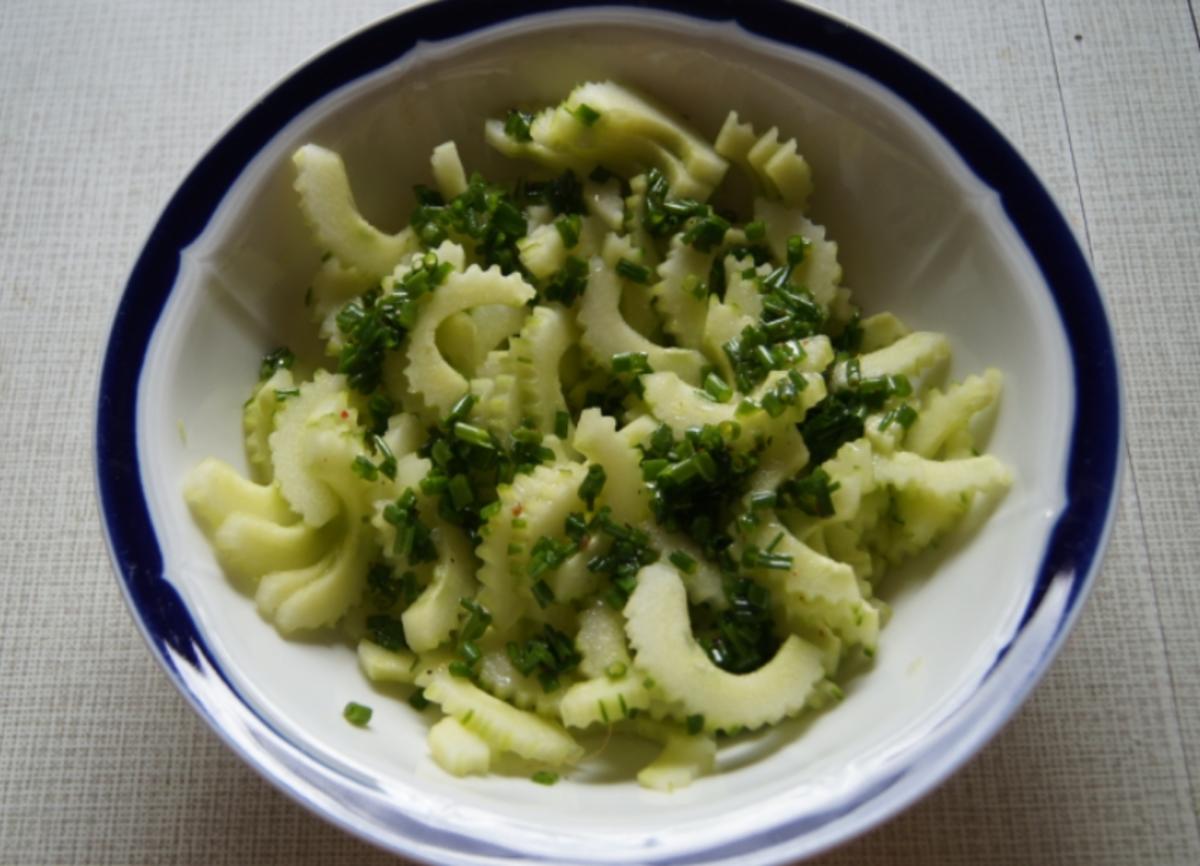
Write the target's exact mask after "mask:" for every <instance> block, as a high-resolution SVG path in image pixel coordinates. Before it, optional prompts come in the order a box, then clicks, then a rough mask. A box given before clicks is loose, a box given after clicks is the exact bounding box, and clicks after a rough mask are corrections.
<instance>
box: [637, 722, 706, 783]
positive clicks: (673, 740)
mask: <svg viewBox="0 0 1200 866" xmlns="http://www.w3.org/2000/svg"><path fill="white" fill-rule="evenodd" d="M632 728H633V730H634V732H635V733H637V734H638V735H639V736H642V737H645V738H646V739H648V740H654V741H655V742H658V743H662V744H663V750H662V752H660V753H659V755H658V757H657V758H655V759H654V760H653V761H651V762H650V763H649V764H647V765H646V766H645V767H643V768H642V770H641V771H640V772H639V773H638V776H637V779H638V784H640V785H641V786H642V787H643V788H649V789H651V790H653V791H667V792H669V791H674V790H677V789H679V788H684V787H687V786H688V785H690V784H691V783H692V782H694V781H696V779H698V778H699V777H700V776H702V775H704V774H705V773H711V772H712V769H713V767H714V766H715V765H716V760H717V740H716V737H714V736H713V735H712V734H711V733H704V732H701V733H698V734H689V733H687V732H686V731H684V730H682V729H680V727H679V726H678V725H672V724H665V723H663V722H656V721H652V720H650V719H637V720H635V721H634V723H633V725H632Z"/></svg>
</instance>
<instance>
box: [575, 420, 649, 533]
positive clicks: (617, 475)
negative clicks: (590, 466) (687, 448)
mask: <svg viewBox="0 0 1200 866" xmlns="http://www.w3.org/2000/svg"><path fill="white" fill-rule="evenodd" d="M657 426H658V425H657V424H656V423H655V421H654V419H653V418H651V417H650V416H648V415H643V416H642V417H641V418H638V419H637V420H636V421H633V422H632V423H630V424H627V425H626V426H625V427H623V428H621V430H620V431H618V430H617V422H616V419H614V418H610V417H609V416H607V415H604V414H601V412H600V410H599V409H594V408H593V409H585V410H584V411H583V412H582V413H581V414H580V416H579V422H578V425H577V426H576V428H575V438H574V439H573V440H572V444H573V445H574V446H575V448H576V449H578V450H579V452H580V453H581V454H583V455H584V456H585V457H587V459H588V460H590V461H591V462H592V463H599V464H600V465H601V466H603V467H604V471H605V474H606V475H607V479H606V480H605V482H604V488H603V489H602V490H601V491H600V502H601V503H602V504H605V505H608V506H609V507H611V508H612V510H613V515H614V516H615V517H616V518H617V519H618V520H621V521H624V522H625V523H631V524H634V525H638V524H642V523H645V522H646V521H648V520H650V518H651V513H650V491H649V489H648V488H647V487H646V484H645V482H644V481H643V480H642V464H641V460H642V452H641V451H640V450H639V449H638V445H640V444H642V443H643V442H645V441H646V440H647V439H648V438H649V437H650V434H652V433H653V432H654V429H655V428H656V427H657Z"/></svg>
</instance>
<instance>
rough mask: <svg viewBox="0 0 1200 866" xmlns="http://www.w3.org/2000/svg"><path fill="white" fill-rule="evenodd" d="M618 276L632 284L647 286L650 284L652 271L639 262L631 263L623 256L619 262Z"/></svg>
mask: <svg viewBox="0 0 1200 866" xmlns="http://www.w3.org/2000/svg"><path fill="white" fill-rule="evenodd" d="M616 270H617V274H618V275H619V276H621V277H624V278H625V279H627V280H629V281H630V282H632V283H640V284H642V285H645V284H646V283H648V282H650V269H649V268H648V267H646V266H645V265H639V264H638V263H637V262H631V261H630V260H629V259H627V258H625V257H624V256H622V257H621V258H619V259H618V260H617V268H616Z"/></svg>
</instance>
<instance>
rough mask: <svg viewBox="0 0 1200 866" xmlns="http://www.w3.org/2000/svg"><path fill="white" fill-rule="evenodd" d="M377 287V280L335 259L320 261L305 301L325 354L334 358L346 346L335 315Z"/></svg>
mask: <svg viewBox="0 0 1200 866" xmlns="http://www.w3.org/2000/svg"><path fill="white" fill-rule="evenodd" d="M377 285H379V278H378V277H374V276H372V275H370V274H364V273H363V272H362V271H360V270H358V269H356V268H348V267H346V266H345V265H343V264H342V263H341V262H340V261H338V260H337V258H335V257H334V256H328V257H327V258H326V259H325V260H324V261H322V262H321V266H320V267H319V268H317V270H316V272H315V273H314V274H313V276H312V281H311V282H310V283H309V292H308V296H307V297H306V299H305V302H306V303H308V304H309V312H310V314H311V317H312V321H313V322H315V323H316V324H317V331H318V335H319V336H320V337H321V339H322V340H323V341H324V342H325V354H327V355H331V356H335V357H336V356H337V354H338V353H339V352H341V351H342V348H343V346H344V345H345V344H344V342H343V340H342V332H341V329H340V328H338V324H337V317H338V313H340V312H341V311H342V309H343V308H344V307H345V306H346V304H348V303H349V302H350V301H353V300H354V299H355V298H357V297H359V296H360V295H362V294H363V293H364V292H366V291H367V290H368V289H370V288H373V287H374V286H377Z"/></svg>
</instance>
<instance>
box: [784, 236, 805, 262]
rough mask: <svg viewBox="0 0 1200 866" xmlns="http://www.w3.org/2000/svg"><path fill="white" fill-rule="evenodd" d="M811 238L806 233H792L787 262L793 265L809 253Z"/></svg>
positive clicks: (801, 260) (788, 245) (788, 241)
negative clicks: (805, 235)
mask: <svg viewBox="0 0 1200 866" xmlns="http://www.w3.org/2000/svg"><path fill="white" fill-rule="evenodd" d="M809 246H810V244H809V240H808V238H806V237H804V235H792V236H791V237H789V238H788V239H787V262H788V264H789V265H792V266H793V267H794V266H796V265H798V264H800V263H801V262H803V261H804V258H805V256H807V255H808V248H809Z"/></svg>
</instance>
